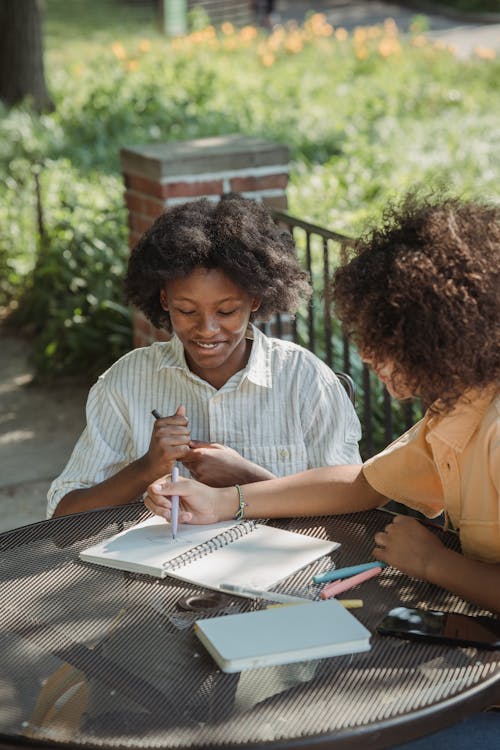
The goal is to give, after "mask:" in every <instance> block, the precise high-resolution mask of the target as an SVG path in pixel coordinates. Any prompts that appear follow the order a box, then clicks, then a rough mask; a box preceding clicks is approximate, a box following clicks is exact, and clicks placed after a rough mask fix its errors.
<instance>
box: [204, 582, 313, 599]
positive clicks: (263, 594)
mask: <svg viewBox="0 0 500 750" xmlns="http://www.w3.org/2000/svg"><path fill="white" fill-rule="evenodd" d="M219 589H220V590H221V591H227V593H228V594H236V596H245V597H247V598H253V599H266V601H270V602H283V603H284V604H285V603H293V602H295V604H299V602H302V603H303V604H305V603H306V602H311V601H312V600H311V599H303V598H302V597H300V596H291V595H290V594H277V593H275V592H274V591H265V590H261V589H252V588H250V587H249V586H237V585H235V584H233V583H220V584H219Z"/></svg>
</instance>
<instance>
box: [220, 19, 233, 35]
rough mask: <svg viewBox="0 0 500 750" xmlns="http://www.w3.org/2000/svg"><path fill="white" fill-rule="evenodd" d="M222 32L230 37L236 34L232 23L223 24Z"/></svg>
mask: <svg viewBox="0 0 500 750" xmlns="http://www.w3.org/2000/svg"><path fill="white" fill-rule="evenodd" d="M220 30H221V31H222V33H223V34H226V35H228V36H229V34H234V26H233V24H232V23H229V21H226V22H225V23H223V24H222V25H221V27H220Z"/></svg>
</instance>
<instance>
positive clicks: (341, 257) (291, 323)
mask: <svg viewBox="0 0 500 750" xmlns="http://www.w3.org/2000/svg"><path fill="white" fill-rule="evenodd" d="M273 216H274V218H275V220H276V222H277V223H278V224H280V225H282V226H284V227H286V229H287V230H288V231H289V232H290V233H291V234H292V235H293V238H294V240H295V244H296V246H297V249H298V252H299V257H300V258H301V260H302V261H303V264H304V267H305V268H306V270H307V271H308V272H309V274H310V277H311V281H312V286H313V289H314V294H313V296H312V298H311V300H310V302H309V304H308V306H307V308H306V309H305V310H301V311H299V313H298V315H297V317H296V319H295V320H290V319H289V318H288V316H283V315H281V316H280V315H278V316H276V319H275V320H274V321H272V323H270V324H267V325H266V324H263V325H262V327H263V329H264V330H266V329H267V330H268V331H269V332H271V333H272V334H273V335H275V336H277V337H278V338H290V339H292V340H293V341H296V342H298V343H299V344H302V346H305V347H306V348H307V349H310V350H311V351H312V352H314V353H315V354H317V356H318V357H320V359H322V360H323V361H324V362H326V364H327V365H328V366H329V367H331V368H332V369H333V370H335V371H341V372H345V373H347V374H348V375H350V377H351V378H352V379H353V381H354V383H355V386H356V411H357V413H358V416H359V418H360V420H361V424H362V428H363V439H362V442H361V454H362V456H363V458H364V459H366V458H368V457H369V456H372V455H373V454H374V453H376V452H377V451H379V450H381V449H382V448H384V447H385V446H386V445H387V444H388V443H390V442H391V441H392V440H393V439H394V438H395V437H397V436H398V435H400V434H401V433H402V432H403V431H404V430H406V429H408V427H411V425H412V424H414V422H415V421H416V420H417V419H419V418H420V416H421V411H422V410H421V405H420V403H419V402H417V401H411V402H410V401H408V402H404V403H399V402H397V401H395V400H393V399H392V398H391V397H390V396H389V394H388V392H387V390H386V389H385V388H384V387H383V385H382V384H381V383H380V381H379V380H378V378H377V377H376V376H375V375H374V374H373V373H372V372H371V371H370V369H369V368H368V367H367V366H366V365H364V364H363V363H362V362H361V360H360V357H359V354H358V352H357V349H356V347H355V346H354V345H353V344H351V343H350V342H349V340H348V338H347V337H346V336H345V334H344V333H343V331H342V329H341V326H340V323H339V321H338V320H336V319H335V317H334V316H333V314H332V304H331V293H330V281H331V277H332V272H333V270H334V268H335V267H336V266H337V265H339V263H342V262H343V261H345V259H346V256H347V253H348V250H349V247H352V245H353V240H352V238H350V237H347V236H345V235H342V234H339V233H338V232H333V231H331V230H329V229H325V228H324V227H320V226H317V225H315V224H310V223H308V222H306V221H302V220H300V219H297V218H295V217H293V216H290V215H289V214H286V213H283V212H281V211H273Z"/></svg>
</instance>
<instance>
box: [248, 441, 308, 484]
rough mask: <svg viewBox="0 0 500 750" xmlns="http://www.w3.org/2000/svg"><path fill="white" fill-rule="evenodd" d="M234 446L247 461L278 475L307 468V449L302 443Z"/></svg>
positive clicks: (282, 475)
mask: <svg viewBox="0 0 500 750" xmlns="http://www.w3.org/2000/svg"><path fill="white" fill-rule="evenodd" d="M234 448H235V450H237V451H238V453H241V455H242V456H244V457H245V458H247V459H248V460H249V461H253V463H255V464H257V465H258V466H263V467H264V468H265V469H267V470H268V471H272V472H273V474H276V476H278V477H284V476H286V475H287V474H295V473H296V472H298V471H305V470H306V469H308V468H309V467H308V461H307V450H306V446H305V444H304V443H298V444H293V445H291V444H289V443H288V444H279V445H259V446H248V445H245V446H244V447H243V446H242V447H241V448H238V446H234Z"/></svg>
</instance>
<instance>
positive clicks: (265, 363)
mask: <svg viewBox="0 0 500 750" xmlns="http://www.w3.org/2000/svg"><path fill="white" fill-rule="evenodd" d="M247 335H248V338H252V339H253V344H252V351H251V352H250V357H249V359H248V363H247V366H246V368H245V374H246V377H247V378H248V379H249V380H250V381H251V382H252V383H255V385H261V386H262V387H263V388H272V385H273V374H272V371H271V342H270V341H269V339H268V337H267V336H266V335H265V334H264V333H262V331H260V330H259V329H258V328H256V326H254V325H252V324H251V325H250V327H249V332H248V334H247Z"/></svg>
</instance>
